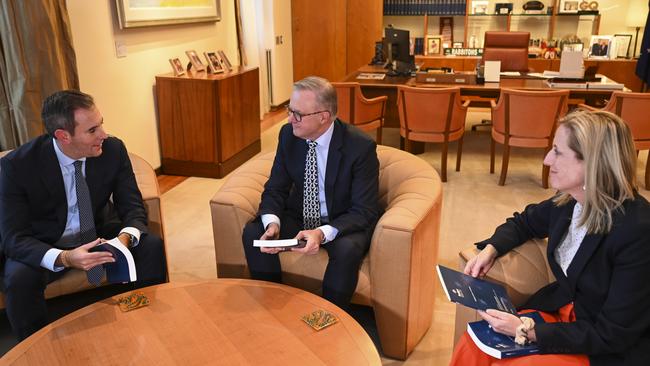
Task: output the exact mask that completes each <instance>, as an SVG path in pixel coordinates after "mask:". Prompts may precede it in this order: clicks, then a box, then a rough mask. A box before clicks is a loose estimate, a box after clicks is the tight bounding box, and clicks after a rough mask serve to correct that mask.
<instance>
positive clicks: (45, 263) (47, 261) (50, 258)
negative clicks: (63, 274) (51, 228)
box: [41, 248, 65, 272]
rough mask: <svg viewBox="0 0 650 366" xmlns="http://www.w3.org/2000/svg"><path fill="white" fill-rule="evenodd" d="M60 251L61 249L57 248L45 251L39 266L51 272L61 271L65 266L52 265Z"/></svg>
mask: <svg viewBox="0 0 650 366" xmlns="http://www.w3.org/2000/svg"><path fill="white" fill-rule="evenodd" d="M61 252H62V250H61V249H57V248H52V249H50V250H48V251H47V252H45V255H44V256H43V259H41V267H43V268H45V269H49V270H50V271H52V272H59V271H63V269H64V268H65V267H63V266H61V267H59V266H56V267H55V266H54V263H55V262H56V259H57V258H58V257H59V254H61Z"/></svg>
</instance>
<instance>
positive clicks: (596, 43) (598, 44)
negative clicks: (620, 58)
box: [589, 35, 616, 59]
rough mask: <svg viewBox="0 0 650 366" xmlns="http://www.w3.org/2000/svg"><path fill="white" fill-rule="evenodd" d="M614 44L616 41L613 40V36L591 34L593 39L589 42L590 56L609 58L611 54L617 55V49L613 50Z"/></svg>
mask: <svg viewBox="0 0 650 366" xmlns="http://www.w3.org/2000/svg"><path fill="white" fill-rule="evenodd" d="M613 45H614V42H612V36H605V35H594V36H591V41H590V42H589V57H590V58H598V59H608V58H610V55H614V57H616V55H615V52H616V51H612V46H613Z"/></svg>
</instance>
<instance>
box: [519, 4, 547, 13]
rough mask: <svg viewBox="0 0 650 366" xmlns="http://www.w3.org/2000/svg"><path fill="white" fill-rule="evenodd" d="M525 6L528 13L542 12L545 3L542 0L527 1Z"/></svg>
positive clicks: (525, 11)
mask: <svg viewBox="0 0 650 366" xmlns="http://www.w3.org/2000/svg"><path fill="white" fill-rule="evenodd" d="M523 8H524V13H526V14H542V11H543V10H544V3H543V2H541V1H526V3H525V4H524V6H523Z"/></svg>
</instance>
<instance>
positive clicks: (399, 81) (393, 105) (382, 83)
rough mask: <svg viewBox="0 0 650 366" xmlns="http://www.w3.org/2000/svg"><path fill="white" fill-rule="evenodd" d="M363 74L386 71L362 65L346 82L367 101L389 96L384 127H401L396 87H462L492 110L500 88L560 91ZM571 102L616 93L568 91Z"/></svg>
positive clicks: (518, 83) (539, 84)
mask: <svg viewBox="0 0 650 366" xmlns="http://www.w3.org/2000/svg"><path fill="white" fill-rule="evenodd" d="M361 72H385V70H384V69H382V68H381V66H363V67H361V68H360V69H359V70H357V71H355V72H353V73H352V74H350V75H348V76H346V77H345V79H344V80H343V81H354V82H358V83H359V84H361V90H362V91H363V95H364V96H365V97H366V98H374V97H378V96H381V95H386V96H388V102H387V104H386V114H385V118H384V127H399V114H398V111H397V86H398V85H407V86H413V87H424V88H444V87H454V86H458V87H460V95H461V97H462V98H463V99H470V100H482V101H483V104H482V105H479V106H485V107H489V99H493V100H498V99H499V94H500V93H501V88H512V89H526V90H557V88H551V87H549V86H548V85H547V84H546V83H545V80H543V79H532V78H506V77H501V82H499V83H485V84H481V85H479V84H476V85H458V84H455V85H452V84H420V83H416V82H415V78H412V77H404V76H393V77H391V76H386V77H385V78H384V79H383V80H365V79H363V80H361V79H357V75H359V73H361ZM601 82H602V83H613V82H614V81H613V80H611V79H609V78H607V77H604V76H603V77H602V79H601ZM569 90H570V95H569V99H570V100H573V101H575V102H580V103H586V104H589V105H593V106H601V105H604V103H603V100H605V99H607V98H609V96H610V95H611V94H612V92H613V90H606V89H605V90H603V89H569Z"/></svg>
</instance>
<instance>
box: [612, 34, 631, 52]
mask: <svg viewBox="0 0 650 366" xmlns="http://www.w3.org/2000/svg"><path fill="white" fill-rule="evenodd" d="M630 43H632V35H631V34H615V35H614V45H615V47H616V55H612V56H611V57H612V58H614V57H616V58H628V55H629V54H630Z"/></svg>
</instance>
